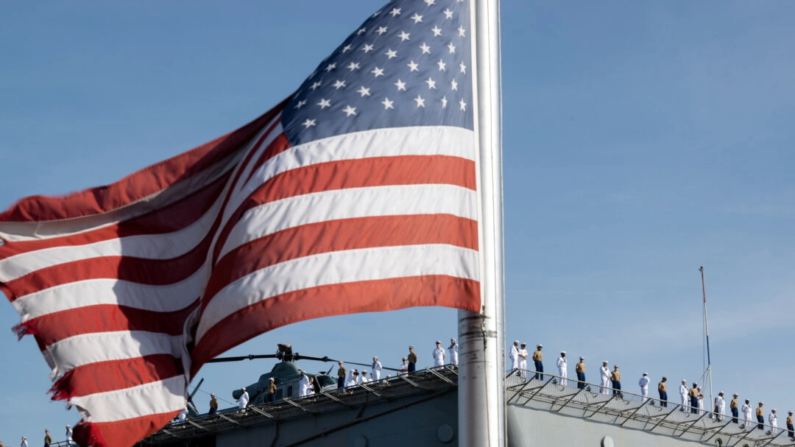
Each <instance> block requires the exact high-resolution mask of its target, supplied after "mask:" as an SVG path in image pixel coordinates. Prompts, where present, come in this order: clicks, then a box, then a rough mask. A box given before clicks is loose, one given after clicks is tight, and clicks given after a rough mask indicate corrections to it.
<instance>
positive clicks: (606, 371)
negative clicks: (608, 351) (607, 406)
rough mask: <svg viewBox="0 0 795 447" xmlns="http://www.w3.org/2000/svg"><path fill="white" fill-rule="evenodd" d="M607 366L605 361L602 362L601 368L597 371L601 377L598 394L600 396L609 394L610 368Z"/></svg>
mask: <svg viewBox="0 0 795 447" xmlns="http://www.w3.org/2000/svg"><path fill="white" fill-rule="evenodd" d="M607 365H608V363H607V360H605V361H604V362H602V368H601V369H600V370H599V373H600V374H601V376H602V388H601V389H600V390H599V392H600V393H602V394H610V368H609V367H608V366H607Z"/></svg>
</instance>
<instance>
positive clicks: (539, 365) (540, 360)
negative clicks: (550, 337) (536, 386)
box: [533, 344, 544, 380]
mask: <svg viewBox="0 0 795 447" xmlns="http://www.w3.org/2000/svg"><path fill="white" fill-rule="evenodd" d="M543 347H544V346H542V345H540V344H539V345H538V346H536V352H534V353H533V363H535V365H534V366H535V369H536V375H535V378H536V379H538V380H544V374H542V373H543V372H544V354H542V353H541V349H542V348H543Z"/></svg>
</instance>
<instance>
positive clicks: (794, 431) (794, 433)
mask: <svg viewBox="0 0 795 447" xmlns="http://www.w3.org/2000/svg"><path fill="white" fill-rule="evenodd" d="M787 432H788V433H787V436H789V437H790V438H795V426H793V421H792V412H791V411H790V412H789V416H787Z"/></svg>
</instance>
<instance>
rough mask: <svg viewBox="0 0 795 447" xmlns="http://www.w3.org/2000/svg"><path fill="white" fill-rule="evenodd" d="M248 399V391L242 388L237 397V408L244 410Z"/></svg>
mask: <svg viewBox="0 0 795 447" xmlns="http://www.w3.org/2000/svg"><path fill="white" fill-rule="evenodd" d="M248 399H249V398H248V391H246V389H245V388H243V394H241V395H240V397H239V398H238V399H237V408H238V409H240V410H245V408H246V407H247V406H248Z"/></svg>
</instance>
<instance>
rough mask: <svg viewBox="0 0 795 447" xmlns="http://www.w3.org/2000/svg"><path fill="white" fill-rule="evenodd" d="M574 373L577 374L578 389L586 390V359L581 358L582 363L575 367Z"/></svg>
mask: <svg viewBox="0 0 795 447" xmlns="http://www.w3.org/2000/svg"><path fill="white" fill-rule="evenodd" d="M574 372H576V373H577V388H578V389H583V388H585V357H580V363H577V364H576V365H575V366H574Z"/></svg>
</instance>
